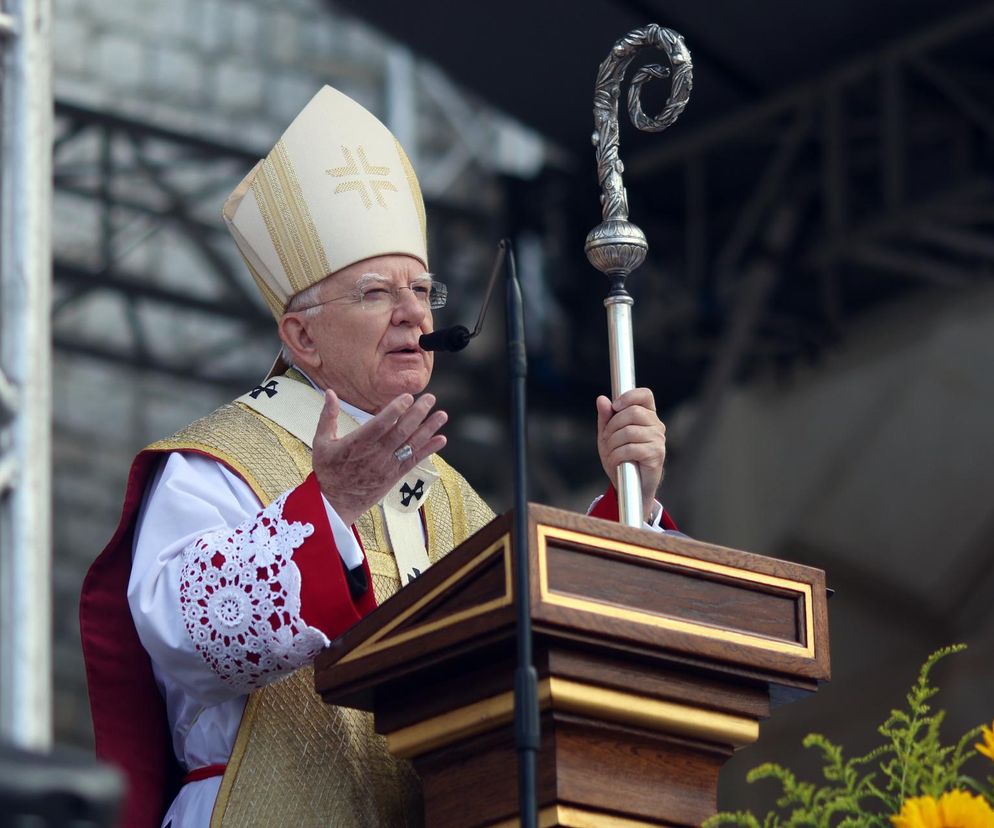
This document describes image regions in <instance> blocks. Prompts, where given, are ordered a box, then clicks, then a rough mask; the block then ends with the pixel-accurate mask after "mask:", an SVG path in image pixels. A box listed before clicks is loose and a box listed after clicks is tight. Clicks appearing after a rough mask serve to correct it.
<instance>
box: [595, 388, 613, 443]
mask: <svg viewBox="0 0 994 828" xmlns="http://www.w3.org/2000/svg"><path fill="white" fill-rule="evenodd" d="M613 414H614V409H613V408H612V407H611V401H610V400H609V399H608V398H607V397H605V396H604V395H603V394H602V395H601V396H599V397H598V398H597V433H598V434H599V435H600V434H603V433H604V429H605V428H606V427H607V421H608V420H610V419H611V417H612V415H613Z"/></svg>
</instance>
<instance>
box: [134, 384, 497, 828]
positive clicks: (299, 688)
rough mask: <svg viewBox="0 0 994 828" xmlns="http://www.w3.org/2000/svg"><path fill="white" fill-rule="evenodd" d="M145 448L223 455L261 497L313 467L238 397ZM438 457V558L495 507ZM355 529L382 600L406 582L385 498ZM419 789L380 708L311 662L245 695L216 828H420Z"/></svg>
mask: <svg viewBox="0 0 994 828" xmlns="http://www.w3.org/2000/svg"><path fill="white" fill-rule="evenodd" d="M149 448H150V449H157V450H172V451H177V450H178V451H182V450H187V451H197V452H203V453H206V454H208V455H211V456H212V457H215V458H217V459H218V460H221V461H222V462H224V463H225V464H227V465H228V466H229V467H230V468H231V469H233V470H234V471H236V472H237V473H238V474H239V475H240V476H241V477H242V478H243V479H244V480H245V482H246V483H248V485H249V486H251V488H252V490H253V491H254V492H255V494H256V496H257V497H258V498H259V500H260V501H261V502H262V504H263V506H267V505H269V503H271V502H272V501H273V500H275V499H276V497H278V496H279V495H280V494H282V493H283V492H285V491H286V490H287V489H292V488H294V487H296V486H298V485H300V483H302V482H303V480H304V478H306V477H307V475H308V474H310V472H311V451H310V449H309V448H308V447H307V445H305V444H304V443H302V442H301V441H300V440H298V439H297V438H296V437H294V436H292V435H291V434H290V433H289V432H287V431H285V430H284V429H283V428H281V427H280V426H279V425H277V424H276V423H274V422H273V421H271V420H269V419H267V418H266V417H263V416H262V415H260V414H258V413H256V412H255V411H253V410H251V409H250V408H248V407H247V406H244V405H242V404H241V403H237V402H236V403H232V404H229V405H226V406H223V407H222V408H220V409H218V410H217V411H215V412H214V413H213V414H211V415H209V416H207V417H205V418H204V419H202V420H198V421H197V422H195V423H193V424H192V425H190V426H188V427H187V428H185V429H183V430H182V431H180V432H179V433H177V434H176V435H175V436H173V437H172V438H169V439H168V440H164V441H161V442H158V443H154V444H153V445H151V446H149ZM433 460H434V464H435V467H436V470H437V472H438V474H439V480H438V482H437V483H436V484H435V485H434V486H432V487H431V489H430V490H429V491H428V493H427V495H426V496H425V503H424V515H425V523H426V525H427V530H428V557H429V560H430V562H431V563H435V562H436V561H438V560H439V559H440V558H441V557H443V556H444V555H446V554H448V553H449V552H450V551H451V550H452V549H453V548H454V547H455V546H456V545H458V544H459V543H461V542H462V541H464V540H465V539H466V538H467V537H469V536H470V535H472V534H473V533H474V532H476V531H477V530H478V529H480V528H481V527H482V526H484V525H486V524H487V523H488V522H489V521H490V520H491V519H492V518H493V517H494V513H493V512H492V511H491V510H490V508H489V507H488V506H487V505H486V503H484V502H483V500H482V499H481V498H480V496H479V495H477V494H476V492H474V491H473V490H472V488H470V486H469V484H468V483H467V482H466V481H465V480H464V479H463V477H462V476H461V475H460V474H459V473H458V472H456V471H455V470H454V469H453V468H452V467H451V466H449V465H448V464H447V463H445V462H443V461H442V460H441V459H439V458H438V457H437V456H436V457H434V458H433ZM357 529H358V530H359V535H360V537H361V539H362V545H363V548H364V550H365V553H366V558H367V560H368V562H369V569H370V572H371V574H372V579H373V583H372V588H373V591H374V594H375V596H376V602H377V604H381V603H383V601H385V600H386V599H387V598H389V597H390V596H391V595H393V594H394V593H395V592H397V590H398V589H399V588H400V577H399V573H398V569H397V563H396V560H395V558H394V554H393V551H392V549H391V548H390V543H389V536H388V533H387V532H386V530H385V527H384V522H383V517H382V509H381V507H380V506H376V507H374V508H373V509H370V510H369V511H368V512H366V513H365V514H364V515H362V517H361V518H360V519H359V521H358V523H357ZM421 796H422V795H421V783H420V780H419V779H418V778H417V776H416V775H415V773H414V770H413V769H412V768H411V766H410V764H409V763H408V762H406V761H402V760H397V759H394V758H393V757H392V756H391V755H390V754H389V752H388V751H387V747H386V740H385V739H384V738H383V737H381V736H379V735H377V734H376V733H375V731H374V730H373V717H372V714H370V713H366V712H363V711H358V710H352V709H349V708H344V707H335V706H332V705H328V704H325V703H324V702H322V701H321V699H320V697H319V696H318V695H317V693H315V691H314V670H313V668H312V667H311V666H309V665H308V666H306V667H302V668H301V669H299V670H297V671H296V672H295V673H293V674H292V675H290V676H288V677H287V678H284V679H282V680H280V681H277V682H274V683H273V684H269V685H267V686H266V687H263V688H261V689H260V690H256V691H255V692H254V693H252V694H251V696H249V699H248V702H247V704H246V706H245V713H244V714H243V716H242V721H241V724H240V726H239V729H238V735H237V738H236V740H235V746H234V749H233V751H232V755H231V758H230V760H229V761H228V767H227V770H226V771H225V773H224V777H223V778H222V780H221V788H220V791H219V793H218V798H217V802H216V804H215V806H214V812H213V815H212V817H211V828H243V827H247V826H260V828H262V827H263V826H265V828H279V827H280V826H286V828H306V826H329V828H330V827H331V826H341V828H366V826H368V828H383V826H390V828H394V826H398V827H399V826H420V825H422V824H423V813H424V809H423V805H422V798H421Z"/></svg>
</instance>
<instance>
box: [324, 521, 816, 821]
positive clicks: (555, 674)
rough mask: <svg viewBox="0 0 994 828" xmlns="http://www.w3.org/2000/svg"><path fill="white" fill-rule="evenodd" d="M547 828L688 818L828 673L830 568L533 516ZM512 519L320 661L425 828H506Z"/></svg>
mask: <svg viewBox="0 0 994 828" xmlns="http://www.w3.org/2000/svg"><path fill="white" fill-rule="evenodd" d="M528 525H529V528H528V538H529V540H528V543H529V552H530V554H529V561H530V567H531V573H530V574H531V610H532V617H533V621H534V648H535V667H536V669H537V670H538V676H539V697H540V702H541V711H542V713H541V725H542V743H541V750H540V752H539V758H538V802H539V808H540V812H539V824H540V825H542V826H553V825H563V826H573V827H574V828H586V827H587V826H609V827H611V826H617V827H618V828H621V827H622V826H635V825H699V824H700V823H701V822H702V821H703V820H704V819H705V818H707V817H708V816H710V815H711V814H713V813H714V812H715V809H716V796H717V783H718V772H719V770H720V768H721V766H722V765H723V764H724V762H725V761H726V759H728V757H729V756H731V754H732V752H733V751H734V750H735V749H736V748H738V747H741V746H743V745H747V744H750V743H751V742H753V741H755V740H756V738H757V737H758V735H759V720H760V719H763V718H765V717H767V716H768V715H769V713H770V708H771V705H773V704H777V703H779V702H782V701H787V700H790V699H791V698H795V697H797V696H799V695H803V694H806V693H808V692H812V691H814V690H815V689H816V687H817V683H818V682H819V681H822V680H825V679H828V677H829V657H828V621H827V613H826V605H825V602H826V595H825V578H824V573H823V572H821V571H820V570H816V569H811V568H810V567H806V566H800V565H798V564H793V563H788V562H786V561H780V560H774V559H772V558H765V557H762V556H760V555H754V554H750V553H748V552H740V551H738V550H735V549H727V548H723V547H718V546H711V545H709V544H705V543H699V542H696V541H693V540H688V539H683V538H674V537H667V536H663V535H656V534H653V533H651V532H645V531H641V530H638V529H630V528H627V527H623V526H619V525H618V524H615V523H608V522H606V521H602V520H597V519H594V518H588V517H583V516H580V515H577V514H573V513H570V512H564V511H561V510H558V509H550V508H548V507H545V506H535V505H531V506H529V508H528ZM512 583H513V570H512V554H511V514H510V513H509V514H505V515H503V516H501V517H499V518H497V519H496V520H494V521H493V522H492V523H490V524H489V525H488V526H486V527H484V528H483V529H482V530H480V531H479V532H478V533H477V534H476V535H474V536H473V537H472V538H470V539H469V540H467V541H466V542H465V543H463V544H462V545H461V546H459V547H457V548H456V549H455V550H454V551H453V552H452V553H451V554H449V555H448V556H447V557H446V558H444V559H443V560H442V561H440V562H439V563H438V564H436V565H435V566H433V567H432V568H431V569H430V570H429V571H428V572H426V573H425V574H424V575H422V576H421V577H420V578H418V579H417V580H416V581H414V582H413V583H411V584H409V585H408V586H407V587H405V588H404V589H403V590H401V591H400V592H399V593H398V594H397V595H395V596H394V597H393V598H391V599H390V600H389V601H387V602H386V603H384V604H383V606H382V607H380V608H379V609H377V610H376V611H375V612H373V613H372V614H371V615H369V616H367V617H366V618H364V619H363V620H362V621H361V622H360V623H358V624H357V625H356V626H355V627H353V628H352V629H351V630H349V631H348V632H347V633H345V635H343V636H342V637H341V638H339V639H338V640H336V641H335V642H333V643H332V645H331V647H330V648H329V649H328V650H326V651H325V652H324V653H322V654H321V655H320V656H319V657H318V659H317V661H316V662H315V665H314V666H315V678H316V685H317V689H318V691H319V692H320V693H321V694H322V696H323V697H324V700H325V701H327V702H329V703H333V704H341V705H348V706H351V707H359V708H362V709H365V710H371V711H373V712H374V713H375V717H376V729H377V730H378V731H379V732H380V733H383V734H385V735H386V737H387V740H388V744H389V747H390V750H391V752H392V753H394V754H395V755H397V756H401V757H405V758H408V759H410V760H411V761H412V762H413V763H414V766H415V768H416V769H417V771H418V773H419V774H420V775H421V779H422V780H423V782H424V793H425V814H426V823H427V825H428V826H429V828H443V827H447V826H477V825H479V826H483V825H487V826H512V825H517V824H518V819H517V767H518V765H517V755H516V753H515V750H514V739H513V732H512V724H511V722H512V717H513V707H514V700H513V693H512V677H513V673H514V667H515V641H514V617H515V616H514V596H513V594H512Z"/></svg>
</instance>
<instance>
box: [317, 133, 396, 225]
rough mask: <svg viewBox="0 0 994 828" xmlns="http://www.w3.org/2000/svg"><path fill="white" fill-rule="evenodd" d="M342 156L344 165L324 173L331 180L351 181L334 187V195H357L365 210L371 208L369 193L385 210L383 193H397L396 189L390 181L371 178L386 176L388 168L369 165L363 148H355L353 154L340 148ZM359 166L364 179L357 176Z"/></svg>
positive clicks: (371, 200) (347, 149)
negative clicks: (357, 161) (357, 158)
mask: <svg viewBox="0 0 994 828" xmlns="http://www.w3.org/2000/svg"><path fill="white" fill-rule="evenodd" d="M342 155H344V156H345V164H344V165H343V166H341V167H331V168H329V169H327V170H325V172H326V173H327V174H328V175H330V176H331V177H332V178H350V177H351V178H352V180H351V181H343V182H341V183H340V184H339V185H338V186H337V187H335V193H336V194H338V193H353V192H354V193H359V197H360V198H361V199H362V203H363V206H365V208H366V209H367V210H369V209H371V208H372V206H373V199H372V198H370V193H372V194H373V196H374V197H375V198H376V203H377V204H379V205H380V207H382V208H383V209H387V203H386V201H385V200H384V199H383V191H384V190H391V191H393V192H397V187H396V186H394V184H393V182H392V181H384V180H382V179H379V178H373V177H372V176H388V175H390V168H389V167H386V166H377V165H375V164H370V163H369V159H368V158H367V157H366V150H365V149H364V148H363V147H356V151H355V154H353V153H352V150H350V149H349V148H348V147H344V146H343V147H342ZM356 155H358V156H359V163H356ZM359 164H361V165H362V172H363V174H364V175H365V176H366V178H365V179H363V178H361V177H360V175H359Z"/></svg>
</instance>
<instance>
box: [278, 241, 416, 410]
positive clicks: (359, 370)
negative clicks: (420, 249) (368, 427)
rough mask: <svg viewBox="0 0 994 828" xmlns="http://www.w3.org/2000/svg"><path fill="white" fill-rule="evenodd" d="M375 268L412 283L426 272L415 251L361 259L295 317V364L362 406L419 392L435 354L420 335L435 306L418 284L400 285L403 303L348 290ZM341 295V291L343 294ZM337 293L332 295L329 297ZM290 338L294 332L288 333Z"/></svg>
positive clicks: (325, 285)
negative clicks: (417, 290) (354, 297)
mask: <svg viewBox="0 0 994 828" xmlns="http://www.w3.org/2000/svg"><path fill="white" fill-rule="evenodd" d="M370 273H376V274H379V275H380V276H383V277H385V278H386V279H387V280H389V282H391V283H392V284H394V285H400V286H407V285H410V284H411V282H412V281H414V280H415V279H417V278H418V277H421V276H424V273H425V268H424V265H423V264H421V262H419V261H418V260H417V259H415V258H412V257H411V256H403V255H390V256H376V257H374V258H372V259H364V260H363V261H361V262H356V263H355V264H353V265H350V266H349V267H346V268H343V269H342V270H339V271H338V272H336V273H334V274H332V275H331V276H329V277H328V278H327V279H325V280H324V281H323V282H321V284H320V288H319V291H318V293H319V296H318V299H317V302H324V303H325V304H322V305H320V306H319V307H317V308H315V309H314V310H311V311H301V312H297V313H288V314H286V315H285V316H284V321H283V322H282V323H281V325H280V331H281V336H282V337H283V339H284V341H285V342H286V341H287V338H288V337H287V335H286V333H285V332H284V328H285V326H286V325H287V318H288V317H294V318H295V319H296V320H297V321H296V323H295V324H294V323H291V327H297V328H298V333H299V336H300V342H301V343H302V345H303V346H304V348H302V349H301V348H298V349H297V350H300V351H302V352H301V353H296V352H295V356H296V361H297V364H298V365H299V366H300V367H301V368H302V369H303V370H304V371H306V372H307V374H308V375H309V376H310V377H311V379H313V380H314V381H315V382H316V383H317V384H318V385H319V386H321V387H322V388H331V389H332V390H333V391H334V392H335V393H336V394H337V395H338V397H339V398H340V399H342V400H345V401H346V402H349V403H352V405H355V406H357V407H359V408H361V409H363V410H364V411H370V412H372V413H376V412H378V411H379V410H380V409H381V408H383V407H384V406H385V405H386V404H387V403H389V402H390V401H391V400H392V399H394V398H395V397H396V396H398V395H399V394H403V393H405V392H406V393H409V394H418V393H420V392H421V391H423V390H424V389H425V386H427V385H428V380H429V379H431V369H432V365H433V363H434V355H433V354H432V353H431V352H430V351H423V350H422V349H421V347H420V346H419V345H418V337H420V336H421V334H424V333H429V332H430V331H431V330H432V318H431V311H430V310H429V308H428V307H427V305H426V304H425V303H424V302H423V301H421V299H419V298H418V297H417V296H416V295H415V294H414V292H413V291H410V290H402V291H400V292H399V302H398V304H397V305H396V306H395V307H392V306H391V305H392V303H391V302H390V301H386V302H383V303H380V304H382V305H383V307H376V306H374V303H371V302H367V303H359V302H353V301H351V296H350V294H351V293H352V291H353V290H354V289H355V286H356V283H357V282H359V280H360V279H362V278H363V277H364V276H365V275H366V274H370ZM340 297H341V298H340ZM330 299H334V300H335V301H328V300H330ZM290 340H291V342H288V344H291V345H292V344H294V343H293V341H292V340H293V335H292V334H291V335H290Z"/></svg>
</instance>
